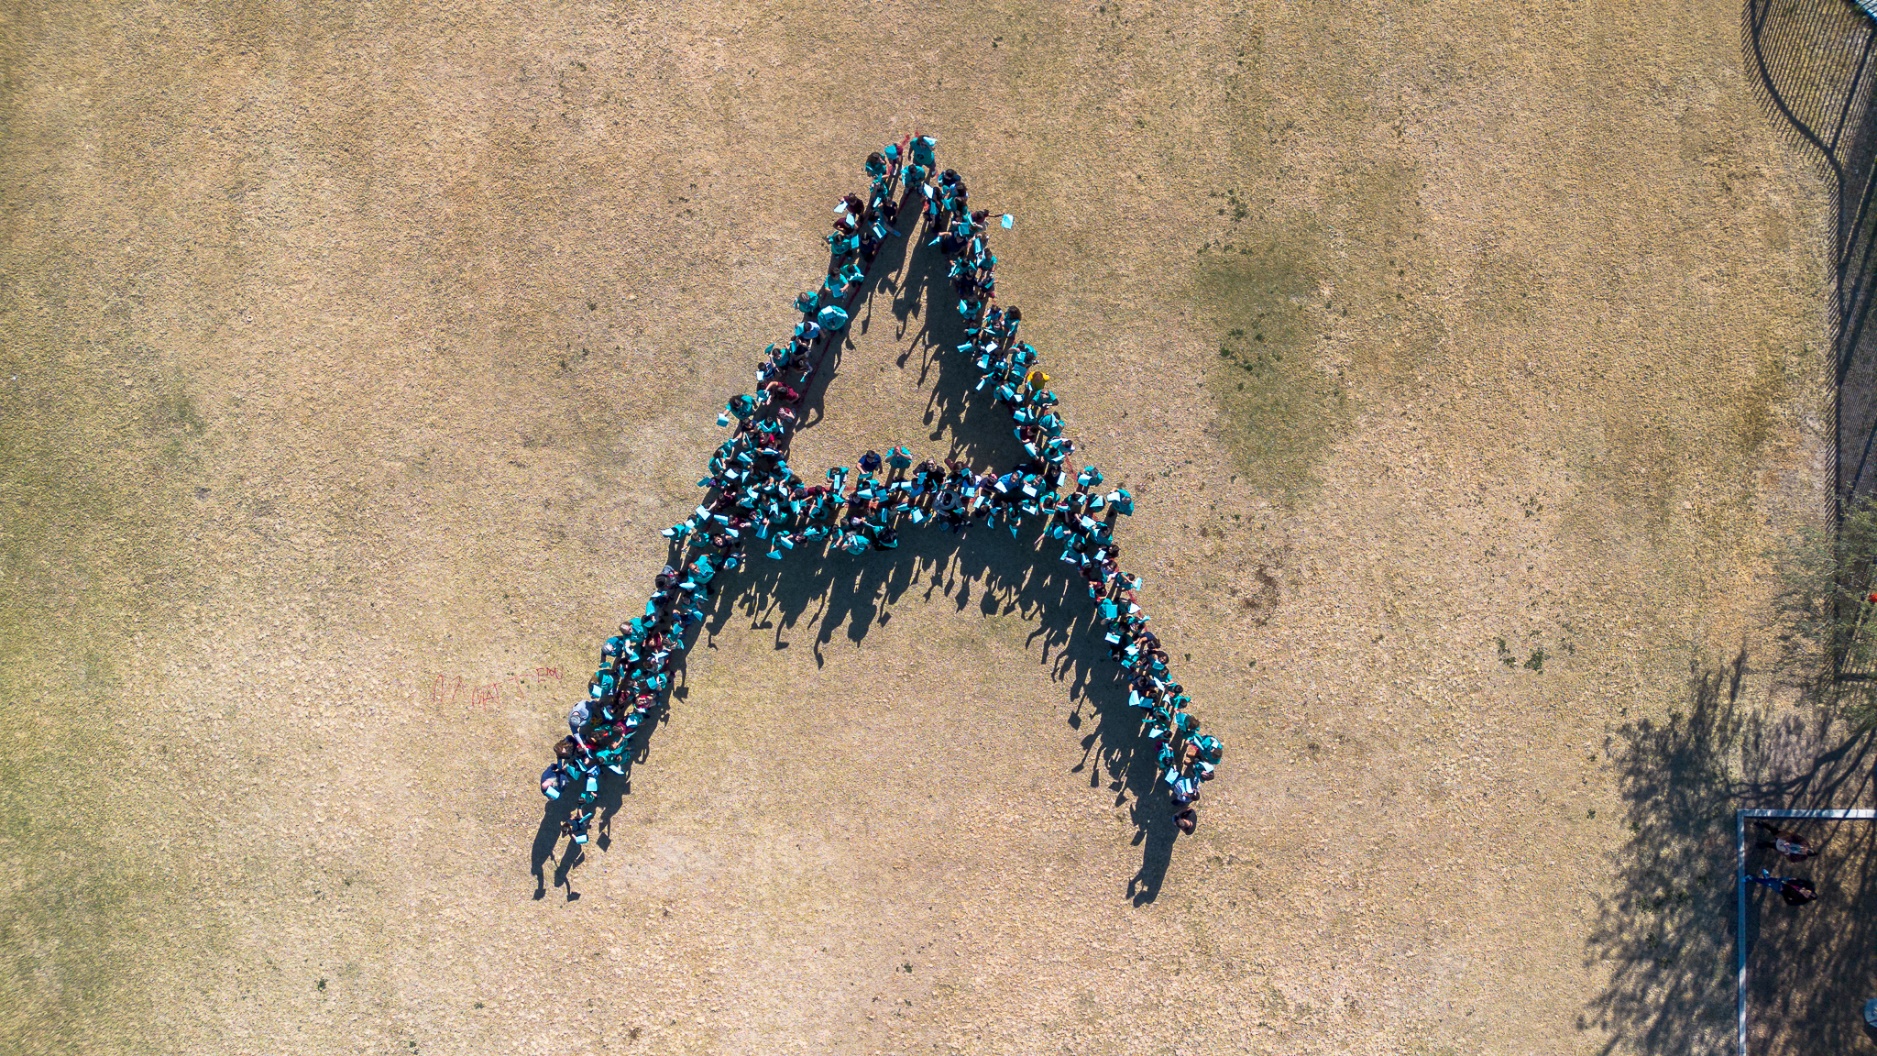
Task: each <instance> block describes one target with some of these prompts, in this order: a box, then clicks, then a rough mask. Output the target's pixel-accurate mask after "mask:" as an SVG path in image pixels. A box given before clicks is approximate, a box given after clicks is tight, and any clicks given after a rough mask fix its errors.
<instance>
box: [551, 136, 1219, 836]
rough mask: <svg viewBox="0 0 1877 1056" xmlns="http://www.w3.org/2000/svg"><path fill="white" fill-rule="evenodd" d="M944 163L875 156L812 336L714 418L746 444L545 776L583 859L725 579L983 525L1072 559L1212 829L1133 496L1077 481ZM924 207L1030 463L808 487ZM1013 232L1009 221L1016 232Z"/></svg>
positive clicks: (1208, 746) (604, 659)
mask: <svg viewBox="0 0 1877 1056" xmlns="http://www.w3.org/2000/svg"><path fill="white" fill-rule="evenodd" d="M936 145H937V140H936V139H935V138H934V137H932V136H928V135H912V136H908V137H906V138H904V139H902V140H900V141H899V142H897V143H892V144H888V145H887V146H886V147H885V148H883V149H882V150H880V151H876V152H875V153H873V154H871V155H869V156H868V158H867V161H866V172H867V176H868V178H869V181H870V185H869V188H868V193H867V195H866V196H865V197H864V198H863V197H861V196H859V195H854V194H849V195H845V196H843V197H842V199H841V200H840V202H839V203H837V204H836V206H835V209H834V221H833V225H832V228H833V230H832V231H831V233H830V234H829V235H828V236H827V243H828V248H829V263H828V270H827V275H826V276H825V277H824V278H823V280H822V282H821V284H820V286H819V287H818V288H816V289H814V290H810V291H806V292H804V293H802V294H801V295H800V296H798V297H797V298H796V299H795V302H794V307H795V310H796V311H797V312H798V313H800V318H799V320H798V321H797V322H796V323H795V326H794V329H793V332H792V333H791V334H790V336H789V337H788V338H787V339H785V340H783V341H779V342H776V343H774V344H771V345H769V346H768V347H767V348H766V349H765V350H764V358H763V361H762V362H761V363H760V364H759V365H758V367H757V369H756V391H755V392H753V393H745V394H740V395H738V396H735V397H733V398H731V399H730V401H729V402H728V404H727V405H726V406H725V408H724V411H723V412H722V413H721V414H719V415H718V419H717V420H718V424H719V425H722V426H728V425H730V424H731V423H732V422H734V423H735V429H734V431H733V432H732V434H731V436H730V437H729V438H728V439H726V440H725V441H724V442H723V443H722V444H721V445H719V446H718V448H717V450H716V451H715V452H714V453H713V454H712V456H711V459H710V464H709V470H708V472H707V474H706V475H705V476H704V477H703V479H701V480H699V481H698V486H699V487H702V488H706V489H708V491H707V495H706V498H705V500H704V501H703V502H700V503H699V504H698V506H697V508H696V509H695V510H694V511H692V513H691V515H690V516H688V517H686V518H685V519H684V520H682V521H680V522H679V523H677V524H675V525H672V526H671V527H670V528H667V529H665V530H664V532H663V534H664V535H665V536H666V537H667V538H668V539H670V540H671V541H672V545H673V547H674V550H675V552H676V555H677V556H676V558H675V559H674V561H673V562H672V563H669V564H667V565H666V566H665V568H664V570H663V571H661V572H660V573H659V575H658V577H657V579H656V581H655V584H654V591H653V594H652V596H651V597H650V598H649V599H648V600H647V601H646V603H645V608H644V611H643V612H642V613H641V614H640V615H638V616H634V617H632V618H631V619H630V620H628V621H626V622H625V623H622V624H620V626H619V632H618V634H616V635H614V636H613V637H611V638H608V639H607V640H606V643H605V644H604V645H603V646H602V647H601V650H600V667H599V669H598V670H597V671H595V672H594V674H593V677H592V679H591V680H589V683H588V687H587V699H585V700H582V701H581V702H580V703H579V704H577V705H576V706H575V707H574V708H573V710H572V712H571V713H570V714H569V715H568V719H567V722H568V727H569V732H568V735H567V736H566V737H565V738H563V739H562V740H561V741H560V742H559V743H558V744H557V745H556V746H555V760H554V762H553V763H552V764H551V765H549V767H548V768H547V769H546V770H545V771H543V772H542V775H541V791H542V793H543V794H544V795H546V796H547V797H548V798H550V799H559V798H561V797H562V796H564V795H567V794H569V793H572V794H575V795H577V797H578V800H579V807H578V809H575V810H573V811H572V812H570V815H569V817H568V818H567V820H566V821H564V822H563V823H562V831H563V833H564V834H566V835H569V836H571V837H572V838H573V839H574V841H575V842H576V843H585V842H586V841H587V836H588V830H589V828H590V826H591V824H592V820H593V805H594V803H595V801H596V799H597V797H598V794H599V788H600V782H601V772H602V771H611V772H612V773H614V774H623V773H624V766H625V763H626V762H627V761H628V760H629V759H630V757H631V755H632V753H633V751H634V747H633V745H634V740H635V738H636V736H637V734H638V732H639V731H640V730H641V729H643V728H648V726H649V725H652V724H655V723H656V721H657V714H658V712H659V711H660V709H662V708H663V707H665V706H666V705H665V702H666V699H667V696H668V693H669V690H670V688H671V677H672V669H673V667H674V665H675V663H676V661H677V659H678V658H679V656H681V655H682V653H683V651H684V649H685V645H686V641H687V638H688V636H689V633H690V632H691V631H692V630H693V629H694V628H695V627H696V626H698V625H699V624H701V623H702V622H703V620H704V611H703V600H704V599H705V598H707V597H708V596H709V595H710V593H711V582H712V581H713V580H714V579H715V578H716V577H717V576H718V575H719V574H720V573H723V572H730V571H734V570H736V569H737V568H739V567H740V566H741V565H742V564H743V562H744V561H745V560H746V559H747V556H748V555H749V554H751V553H752V552H761V553H762V555H763V556H764V557H767V558H769V559H773V560H780V559H781V558H782V557H783V556H785V555H786V554H787V553H788V552H789V551H792V550H795V549H798V548H817V549H818V548H822V547H826V548H830V549H834V550H839V551H842V552H845V553H848V554H850V555H859V554H862V553H865V552H867V551H868V550H891V549H893V548H894V547H896V546H898V545H899V534H898V533H899V528H900V526H901V525H902V524H910V525H914V526H918V525H923V524H926V523H928V522H931V523H935V524H937V525H938V526H939V527H941V528H943V529H946V530H948V531H955V532H962V531H964V530H966V528H967V527H969V526H970V525H971V524H972V523H973V522H974V521H975V522H981V523H983V524H985V525H987V526H1001V527H1005V528H1008V530H1009V531H1010V534H1011V535H1012V536H1013V537H1019V536H1020V533H1021V525H1022V524H1023V523H1024V522H1025V520H1026V518H1027V519H1029V520H1030V521H1032V522H1033V523H1034V524H1036V525H1038V526H1040V527H1041V530H1042V532H1043V533H1044V534H1045V535H1046V536H1047V537H1048V538H1050V539H1051V540H1054V541H1059V542H1061V543H1062V546H1063V550H1062V554H1061V560H1062V561H1063V562H1064V563H1067V564H1069V565H1071V566H1073V567H1075V568H1076V569H1077V570H1078V571H1079V573H1080V574H1081V576H1082V578H1083V580H1084V581H1085V582H1086V583H1087V586H1088V592H1089V597H1090V598H1091V600H1093V601H1094V603H1095V604H1096V607H1097V614H1098V626H1099V628H1100V629H1101V631H1102V634H1103V638H1104V640H1105V642H1106V643H1107V645H1108V647H1109V650H1110V653H1111V655H1112V657H1113V658H1114V659H1115V660H1116V661H1117V662H1119V663H1120V664H1122V665H1123V668H1124V670H1125V671H1126V672H1127V674H1128V676H1129V678H1130V690H1129V703H1130V704H1131V705H1132V706H1133V707H1134V708H1136V709H1138V710H1139V711H1140V712H1141V716H1142V717H1141V732H1142V734H1143V735H1144V736H1146V737H1147V738H1148V739H1149V740H1150V741H1151V742H1152V743H1153V744H1154V745H1155V746H1156V748H1157V749H1158V760H1157V761H1158V769H1157V772H1156V780H1157V781H1158V782H1162V783H1164V784H1165V785H1166V787H1167V789H1168V792H1169V794H1170V796H1171V797H1172V800H1173V803H1174V806H1175V813H1174V821H1175V824H1176V825H1178V827H1179V828H1180V829H1181V830H1182V831H1185V832H1192V831H1193V829H1194V827H1195V826H1196V824H1197V819H1198V815H1197V812H1196V810H1195V808H1194V803H1195V802H1196V801H1197V800H1198V798H1199V795H1200V784H1201V783H1202V782H1203V781H1206V780H1209V779H1210V778H1211V777H1212V775H1213V772H1214V768H1215V767H1216V766H1217V764H1218V761H1219V757H1220V753H1221V746H1220V744H1219V742H1218V739H1217V738H1215V737H1211V736H1204V735H1201V734H1200V732H1199V722H1198V720H1197V719H1195V718H1194V717H1193V716H1192V715H1190V714H1189V713H1188V712H1187V710H1186V708H1187V705H1188V704H1189V703H1190V698H1189V697H1188V696H1187V695H1186V693H1185V691H1184V689H1183V688H1182V687H1181V686H1180V684H1179V683H1178V682H1177V681H1175V680H1174V679H1173V677H1172V674H1171V672H1170V671H1169V670H1168V666H1167V661H1168V656H1167V652H1166V650H1165V649H1164V648H1162V647H1161V644H1160V641H1159V639H1158V638H1157V637H1156V636H1155V635H1154V633H1153V632H1152V631H1150V630H1148V627H1147V624H1148V621H1149V617H1148V616H1147V614H1146V613H1144V612H1143V611H1142V610H1141V607H1140V604H1139V600H1138V597H1137V591H1138V589H1139V587H1140V582H1141V581H1140V579H1139V577H1138V576H1135V575H1133V574H1132V573H1127V572H1123V571H1121V569H1120V566H1119V563H1118V562H1119V558H1120V554H1121V547H1120V545H1119V544H1117V543H1116V542H1115V541H1114V537H1113V533H1114V525H1115V521H1116V519H1117V518H1118V517H1119V516H1123V515H1129V514H1132V513H1133V509H1134V500H1133V496H1132V495H1130V494H1129V492H1128V490H1127V488H1125V487H1116V488H1114V489H1112V490H1109V491H1103V490H1101V488H1102V485H1103V483H1104V479H1103V477H1102V473H1101V471H1100V470H1099V469H1097V468H1096V467H1094V466H1084V467H1083V468H1082V469H1081V470H1079V471H1076V470H1073V469H1071V468H1069V463H1068V460H1069V457H1070V456H1071V455H1072V454H1074V452H1075V442H1074V441H1073V440H1072V439H1069V438H1068V437H1066V436H1064V435H1063V434H1064V429H1065V423H1064V421H1063V417H1062V414H1061V412H1060V410H1059V409H1058V406H1057V405H1058V401H1057V398H1056V395H1055V393H1054V392H1052V391H1050V390H1049V388H1048V385H1049V381H1050V379H1049V375H1047V374H1045V373H1044V372H1043V370H1042V367H1041V364H1040V362H1039V360H1038V355H1037V352H1036V349H1035V348H1034V347H1032V346H1031V345H1029V344H1028V343H1026V342H1024V341H1022V340H1021V339H1020V337H1019V329H1020V327H1021V324H1022V313H1021V312H1020V311H1019V310H1018V309H1017V308H1015V307H1010V308H1008V309H1006V308H1003V307H1000V306H999V305H998V304H997V303H996V301H995V298H996V282H997V280H996V274H995V269H996V266H997V257H996V256H995V254H993V253H992V252H991V249H990V246H989V241H988V237H987V227H988V219H989V217H988V213H987V212H986V211H984V210H975V211H974V210H973V209H972V208H971V203H970V197H969V191H968V190H967V188H966V185H965V183H964V180H963V179H962V178H961V177H959V175H958V174H957V173H956V172H954V171H953V170H950V169H946V170H943V171H938V168H937V166H938V161H937V157H936V151H935V148H936ZM913 207H916V208H918V210H919V211H920V214H921V216H922V218H923V220H924V223H925V231H926V233H927V234H929V235H930V236H931V237H930V239H929V242H928V245H929V246H931V247H936V248H937V249H938V250H939V251H940V252H941V253H942V254H943V255H944V256H945V257H946V259H947V261H948V262H949V265H950V268H949V277H950V281H951V282H952V285H953V289H954V291H955V292H956V294H957V296H958V304H957V309H958V312H959V313H960V315H961V316H962V317H963V320H964V325H965V336H966V338H967V340H966V341H965V343H964V344H962V345H960V346H958V350H957V351H958V353H959V354H960V355H962V356H964V357H965V358H966V359H967V360H968V361H969V362H970V363H971V364H972V365H974V366H975V367H976V369H977V371H978V372H979V374H980V376H981V377H980V380H979V382H978V385H977V388H978V390H979V391H983V390H985V389H992V398H993V399H994V400H995V401H996V402H997V403H998V404H999V405H1000V406H1003V407H1005V408H1007V409H1008V410H1009V411H1010V413H1011V416H1012V419H1013V422H1014V425H1015V432H1016V435H1017V439H1018V440H1019V442H1021V443H1022V445H1023V449H1024V451H1025V453H1026V455H1027V456H1028V457H1027V458H1026V460H1025V461H1023V462H1021V463H1019V464H1018V465H1016V466H1013V467H1012V468H1011V469H1009V470H1008V471H1005V472H1002V473H998V472H996V471H980V470H977V469H974V468H972V467H970V466H968V465H965V464H964V463H962V462H960V461H958V460H957V459H951V458H948V459H946V460H944V461H943V462H939V461H935V460H931V459H927V460H925V461H922V462H919V463H918V464H917V465H915V463H914V459H913V455H912V452H911V451H909V450H908V449H907V448H905V447H903V446H901V447H894V448H892V449H891V450H890V451H888V452H887V453H886V455H884V456H882V455H880V454H879V453H878V452H874V451H869V452H867V453H866V454H865V455H863V456H862V457H861V459H860V461H859V465H858V473H850V471H849V470H848V468H847V467H845V466H836V467H834V468H831V469H829V470H828V471H827V474H826V477H825V479H824V480H822V481H818V482H816V483H814V484H809V483H808V482H807V481H805V480H803V479H802V478H801V477H800V476H798V475H797V474H796V473H795V471H794V470H793V469H791V468H790V466H789V463H788V450H789V440H790V437H791V436H792V434H793V432H794V429H795V427H796V425H797V420H798V419H797V415H796V412H795V409H794V408H795V407H796V405H798V404H799V403H800V402H801V400H802V399H803V397H804V396H805V395H806V394H807V392H808V391H809V387H810V386H811V385H812V383H813V381H814V378H815V373H816V371H817V370H818V369H819V367H820V365H821V361H822V359H823V357H824V356H825V354H826V351H827V349H828V348H829V347H830V346H831V345H833V344H834V343H835V342H838V341H840V340H842V336H841V335H842V333H843V331H844V330H845V329H846V327H847V324H848V321H849V319H850V318H851V312H852V309H853V307H854V301H855V300H856V299H857V298H858V297H859V296H860V294H861V293H862V291H863V288H864V286H865V283H866V279H867V275H868V271H869V268H870V266H871V265H872V263H873V261H874V259H875V257H876V256H878V254H879V251H880V249H881V247H882V246H883V245H884V244H885V243H886V241H887V240H888V239H891V238H896V237H901V232H900V231H899V228H898V222H899V217H900V215H901V214H902V212H904V211H906V210H908V209H910V208H913ZM1010 223H1011V222H1010V218H1009V217H1005V218H1004V219H1003V224H1004V226H1005V227H1009V226H1010ZM765 548H766V549H765ZM687 557H688V559H687Z"/></svg>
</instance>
